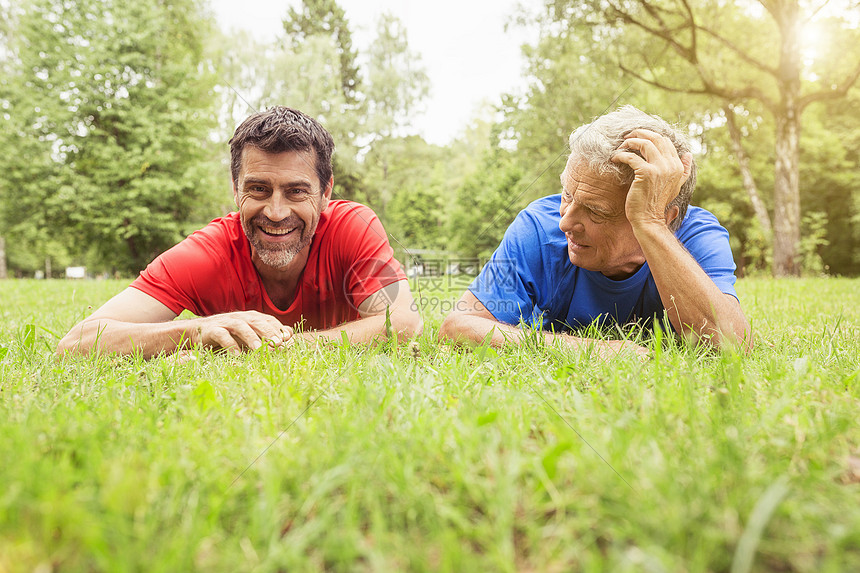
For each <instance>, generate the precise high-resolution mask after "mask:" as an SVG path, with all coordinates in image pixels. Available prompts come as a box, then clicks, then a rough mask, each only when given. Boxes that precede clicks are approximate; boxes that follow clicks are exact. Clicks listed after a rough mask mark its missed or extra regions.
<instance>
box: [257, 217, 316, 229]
mask: <svg viewBox="0 0 860 573" xmlns="http://www.w3.org/2000/svg"><path fill="white" fill-rule="evenodd" d="M251 223H252V224H254V225H258V226H260V227H273V228H275V229H291V228H293V227H301V228H304V226H305V224H304V221H302V220H301V219H299V218H298V217H297V216H295V215H291V216H289V217H287V218H286V219H281V220H280V221H272V220H271V219H269V218H268V217H266V216H265V215H262V214H261V215H257V216H256V217H254V218H253V219H251Z"/></svg>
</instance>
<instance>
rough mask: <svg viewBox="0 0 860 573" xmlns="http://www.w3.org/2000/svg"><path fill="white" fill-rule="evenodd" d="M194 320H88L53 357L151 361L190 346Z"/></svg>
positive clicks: (194, 327)
mask: <svg viewBox="0 0 860 573" xmlns="http://www.w3.org/2000/svg"><path fill="white" fill-rule="evenodd" d="M196 329H197V326H196V324H195V320H177V321H170V322H159V323H133V322H122V321H119V320H113V319H106V318H89V319H86V320H84V321H83V322H81V323H80V324H78V325H77V326H75V327H74V328H73V329H72V330H70V331H69V333H68V334H67V335H66V336H65V337H63V339H62V340H61V341H60V343H59V345H58V346H57V354H58V355H63V354H66V353H77V354H88V353H90V352H93V351H95V350H98V351H100V352H109V353H119V354H132V353H136V352H139V353H140V354H141V355H142V356H143V357H144V358H151V357H152V356H155V355H157V354H160V353H162V352H165V353H170V352H173V351H175V350H176V349H177V348H179V347H180V346H183V347H184V346H189V345H191V344H192V342H193V339H194V336H195V334H196Z"/></svg>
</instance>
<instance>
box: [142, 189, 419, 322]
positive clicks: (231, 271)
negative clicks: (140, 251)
mask: <svg viewBox="0 0 860 573" xmlns="http://www.w3.org/2000/svg"><path fill="white" fill-rule="evenodd" d="M405 278H406V275H405V274H404V273H403V269H402V268H401V266H400V263H399V262H397V260H396V259H395V258H394V252H393V251H392V249H391V245H390V244H389V243H388V237H387V235H386V234H385V230H384V229H383V228H382V224H381V223H380V222H379V219H378V218H377V217H376V214H374V212H373V211H371V210H370V208H368V207H365V206H364V205H359V204H358V203H354V202H352V201H331V202H330V203H329V205H328V207H327V208H326V210H325V211H323V212H322V213H321V214H320V220H319V225H318V226H317V230H316V233H314V237H313V242H312V243H311V246H310V252H309V253H308V261H307V264H306V266H305V269H304V271H303V272H302V275H301V277H300V278H299V282H298V285H297V287H296V294H295V299H294V300H293V302H292V304H290V307H289V308H288V309H286V310H281V309H279V308H278V307H276V306H275V305H274V304H273V303H272V301H271V299H270V298H269V295H268V294H267V293H266V289H265V288H264V287H263V282H262V279H261V278H260V275H259V273H257V269H256V267H254V263H253V262H252V261H251V245H250V243H249V242H248V239H247V237H246V236H245V233H244V231H243V230H242V223H241V221H240V219H239V213H230V214H229V215H227V216H226V217H221V218H219V219H215V220H214V221H212V222H211V223H209V224H208V225H207V226H206V227H204V228H203V229H201V230H199V231H195V232H194V233H193V234H191V236H189V237H188V238H187V239H185V240H184V241H182V242H181V243H179V244H178V245H176V246H175V247H173V248H172V249H170V250H168V251H166V252H165V253H163V254H162V255H161V256H159V257H158V258H157V259H155V260H154V261H153V262H152V263H150V264H149V266H148V267H146V269H145V270H144V271H143V272H141V273H140V277H138V278H137V279H136V280H135V281H134V282H133V283H132V284H131V286H132V287H134V288H136V289H138V290H140V291H142V292H144V293H146V294H148V295H149V296H151V297H153V298H155V299H156V300H158V301H159V302H161V303H162V304H164V305H165V306H167V307H168V308H169V309H170V310H172V311H173V312H175V313H176V314H179V313H180V312H182V311H183V310H185V309H188V310H190V311H191V312H193V313H194V314H196V315H198V316H210V315H213V314H221V313H224V312H232V311H237V310H257V311H260V312H263V313H266V314H270V315H272V316H274V317H276V318H277V319H279V320H280V321H281V322H282V323H283V324H287V325H294V324H297V323H299V322H301V321H302V319H304V327H305V328H307V329H325V328H332V327H334V326H337V325H338V324H342V323H344V322H348V321H351V320H356V319H358V318H359V314H358V310H357V309H358V306H359V305H360V304H361V303H362V302H364V300H365V299H366V298H367V297H368V296H369V295H371V294H373V293H375V292H376V291H378V290H379V289H381V288H383V287H386V286H388V285H389V284H391V283H393V282H396V281H398V280H402V279H405Z"/></svg>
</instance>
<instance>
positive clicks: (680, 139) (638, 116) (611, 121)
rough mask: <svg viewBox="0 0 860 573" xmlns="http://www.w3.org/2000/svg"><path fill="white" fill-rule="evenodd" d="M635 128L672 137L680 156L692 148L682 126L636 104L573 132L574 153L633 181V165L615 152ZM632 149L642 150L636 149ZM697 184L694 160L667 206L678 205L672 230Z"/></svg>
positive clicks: (603, 171) (599, 169)
mask: <svg viewBox="0 0 860 573" xmlns="http://www.w3.org/2000/svg"><path fill="white" fill-rule="evenodd" d="M634 129H648V130H650V131H653V132H656V133H659V134H660V135H664V136H666V137H668V138H669V140H670V141H671V142H672V143H673V144H674V145H675V149H676V150H677V151H678V155H679V156H681V155H682V154H684V153H686V152H688V151H690V143H689V142H688V141H687V138H686V136H685V135H684V134H683V133H682V132H681V131H680V130H679V129H676V128H675V127H673V126H672V125H670V124H669V123H668V122H666V121H665V120H663V119H661V118H659V117H657V116H656V115H648V114H647V113H645V112H643V111H640V110H638V109H636V108H635V107H633V106H632V105H625V106H623V107H620V108H618V109H617V110H615V111H613V112H610V113H607V114H606V115H603V116H601V117H598V118H597V119H595V120H594V121H592V122H591V123H587V124H585V125H583V126H581V127H579V128H577V129H576V131H574V132H573V133H571V134H570V154H571V156H574V155H575V156H576V157H577V158H578V159H581V160H583V161H585V162H586V164H587V165H588V167H589V169H591V170H592V171H594V172H595V173H597V174H599V175H612V176H613V177H614V178H615V179H616V180H617V181H618V182H619V183H620V184H622V185H630V184H631V183H633V177H634V174H633V169H632V168H631V167H630V166H629V165H627V164H625V163H613V162H612V156H613V155H614V154H615V152H616V151H617V150H618V148H619V147H620V146H621V144H622V143H624V136H625V135H627V134H628V133H630V132H631V131H633V130H634ZM631 152H632V153H637V154H638V152H637V151H634V150H631ZM695 188H696V162H695V161H693V164H692V167H691V169H690V177H689V178H688V179H687V181H685V182H684V184H683V185H681V191H680V192H679V193H678V196H677V197H675V199H673V200H672V202H671V203H669V205H668V206H667V209H668V208H669V207H671V206H673V205H675V206H676V207H678V216H677V217H675V219H674V220H673V221H672V222H671V223H670V224H669V228H670V229H671V230H672V231H677V230H678V228H679V227H680V226H681V222H682V221H683V220H684V216H685V215H686V214H687V206H688V205H689V204H690V198H691V197H692V196H693V190H694V189H695Z"/></svg>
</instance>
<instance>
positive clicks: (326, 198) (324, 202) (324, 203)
mask: <svg viewBox="0 0 860 573" xmlns="http://www.w3.org/2000/svg"><path fill="white" fill-rule="evenodd" d="M333 189H334V176H331V177H329V178H328V184H326V186H325V189H324V190H323V194H322V210H323V211H325V209H326V207H328V202H329V201H331V193H332V190H333Z"/></svg>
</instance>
